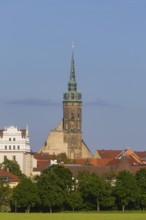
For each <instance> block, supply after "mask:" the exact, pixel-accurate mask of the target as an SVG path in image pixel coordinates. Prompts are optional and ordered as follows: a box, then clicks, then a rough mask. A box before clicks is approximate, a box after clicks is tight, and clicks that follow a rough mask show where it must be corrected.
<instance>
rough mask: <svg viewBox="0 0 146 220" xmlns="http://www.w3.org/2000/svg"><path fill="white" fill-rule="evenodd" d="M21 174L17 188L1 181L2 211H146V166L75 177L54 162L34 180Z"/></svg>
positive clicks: (0, 203) (0, 199) (0, 202)
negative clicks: (136, 169)
mask: <svg viewBox="0 0 146 220" xmlns="http://www.w3.org/2000/svg"><path fill="white" fill-rule="evenodd" d="M20 176H21V181H20V183H19V184H18V185H17V186H16V187H15V188H13V189H11V188H10V187H9V185H8V184H7V183H5V182H4V181H1V182H0V212H61V211H81V210H82V211H83V210H88V211H92V210H93V211H95V210H97V211H104V210H111V211H112V210H123V211H124V210H144V209H145V208H146V169H140V170H139V171H138V172H137V173H136V174H131V173H130V172H127V171H122V172H120V173H119V174H118V175H117V176H116V175H114V174H113V173H108V174H107V175H106V178H105V179H101V178H99V177H98V176H97V175H95V174H91V173H88V172H85V171H83V172H80V173H79V174H78V176H77V177H76V178H74V177H72V174H71V172H70V170H69V169H66V168H64V167H63V166H60V165H53V166H51V167H49V168H47V169H46V170H44V171H43V172H42V174H41V175H40V176H37V177H35V178H34V179H30V178H27V177H26V176H24V175H20Z"/></svg>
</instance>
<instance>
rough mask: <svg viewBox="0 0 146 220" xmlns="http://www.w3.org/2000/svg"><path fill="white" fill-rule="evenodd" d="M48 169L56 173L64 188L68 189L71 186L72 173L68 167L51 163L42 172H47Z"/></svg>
mask: <svg viewBox="0 0 146 220" xmlns="http://www.w3.org/2000/svg"><path fill="white" fill-rule="evenodd" d="M48 171H51V172H54V173H55V174H56V175H57V177H58V178H59V179H60V181H61V183H62V187H63V188H64V189H65V190H67V191H68V190H70V189H71V188H72V173H71V171H70V170H69V169H67V168H65V167H64V166H61V165H52V166H50V167H49V168H48V169H46V170H44V173H47V172H48Z"/></svg>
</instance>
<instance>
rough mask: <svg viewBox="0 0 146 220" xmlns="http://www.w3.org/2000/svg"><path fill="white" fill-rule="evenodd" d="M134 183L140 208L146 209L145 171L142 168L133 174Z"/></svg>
mask: <svg viewBox="0 0 146 220" xmlns="http://www.w3.org/2000/svg"><path fill="white" fill-rule="evenodd" d="M135 179H136V183H137V186H138V192H139V205H140V208H142V209H144V208H146V169H145V168H142V169H140V170H139V171H138V172H137V173H136V174H135Z"/></svg>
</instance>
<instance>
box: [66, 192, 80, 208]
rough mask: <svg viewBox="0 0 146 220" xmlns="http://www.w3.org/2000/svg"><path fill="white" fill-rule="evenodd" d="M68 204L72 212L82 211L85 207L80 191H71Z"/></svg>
mask: <svg viewBox="0 0 146 220" xmlns="http://www.w3.org/2000/svg"><path fill="white" fill-rule="evenodd" d="M67 202H68V205H69V207H70V208H71V209H72V211H75V210H80V209H81V208H82V206H83V200H82V196H81V193H80V192H79V191H70V193H69V195H68V201H67Z"/></svg>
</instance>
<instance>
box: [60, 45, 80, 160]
mask: <svg viewBox="0 0 146 220" xmlns="http://www.w3.org/2000/svg"><path fill="white" fill-rule="evenodd" d="M63 131H64V142H65V143H67V156H68V158H70V159H77V158H82V97H81V93H80V92H78V90H77V82H76V79H75V65H74V50H73V48H72V58H71V68H70V79H69V83H68V91H66V92H64V98H63Z"/></svg>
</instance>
